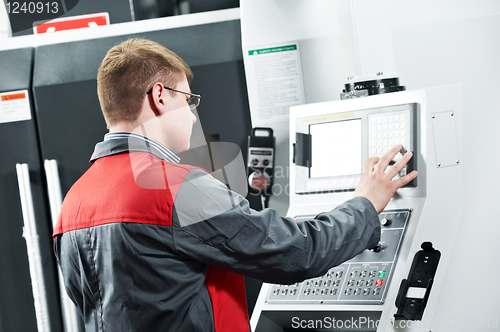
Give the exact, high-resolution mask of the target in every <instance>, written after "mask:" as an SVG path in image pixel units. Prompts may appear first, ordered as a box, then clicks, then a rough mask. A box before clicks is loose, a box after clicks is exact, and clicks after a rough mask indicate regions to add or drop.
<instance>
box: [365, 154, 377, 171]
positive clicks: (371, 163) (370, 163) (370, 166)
mask: <svg viewBox="0 0 500 332" xmlns="http://www.w3.org/2000/svg"><path fill="white" fill-rule="evenodd" d="M379 160H380V158H379V157H370V158H368V159H366V161H365V166H364V168H363V173H366V174H368V173H370V172H373V170H374V168H375V165H376V164H377V163H378V162H379Z"/></svg>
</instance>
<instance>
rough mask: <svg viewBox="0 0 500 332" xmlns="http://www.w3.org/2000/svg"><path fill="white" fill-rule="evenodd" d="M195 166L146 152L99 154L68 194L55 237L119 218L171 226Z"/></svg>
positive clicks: (125, 220) (124, 220)
mask: <svg viewBox="0 0 500 332" xmlns="http://www.w3.org/2000/svg"><path fill="white" fill-rule="evenodd" d="M191 169H192V168H191V167H190V166H184V165H177V164H172V163H169V162H165V161H163V160H161V159H158V158H157V157H155V156H154V155H152V154H149V153H143V152H134V153H130V154H129V153H122V154H118V155H113V156H109V157H105V158H100V159H98V160H96V161H95V162H94V164H93V165H92V166H91V167H90V168H89V169H88V170H87V172H86V173H85V174H84V175H83V176H82V177H81V178H80V179H79V180H78V181H77V182H76V183H75V184H74V185H73V187H72V188H71V189H70V191H69V192H68V194H67V195H66V197H65V199H64V202H63V205H62V208H61V212H60V214H59V218H58V221H57V224H56V227H55V230H54V235H57V234H61V233H64V232H67V231H71V230H75V229H82V228H87V227H92V226H98V225H103V224H108V223H116V222H134V223H143V224H154V225H163V226H172V209H173V203H174V201H175V195H176V193H177V191H178V189H179V187H180V185H181V184H182V181H183V180H184V179H185V177H186V176H187V175H188V174H189V172H190V171H191Z"/></svg>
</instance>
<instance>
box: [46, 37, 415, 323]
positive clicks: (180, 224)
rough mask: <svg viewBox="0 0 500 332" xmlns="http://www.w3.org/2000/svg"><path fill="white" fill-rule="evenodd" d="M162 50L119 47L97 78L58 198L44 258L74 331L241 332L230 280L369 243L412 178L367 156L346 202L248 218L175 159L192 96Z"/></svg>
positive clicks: (310, 266)
mask: <svg viewBox="0 0 500 332" xmlns="http://www.w3.org/2000/svg"><path fill="white" fill-rule="evenodd" d="M192 77H193V76H192V73H191V70H190V69H189V67H188V66H187V65H186V63H185V62H184V61H183V60H182V59H180V58H179V57H178V56H177V55H176V54H174V53H173V52H171V51H169V50H167V49H166V48H164V47H163V46H161V45H159V44H157V43H154V42H151V41H147V40H141V39H131V40H127V41H125V42H123V43H122V44H120V45H118V46H116V47H113V48H112V49H111V50H110V51H109V52H108V54H107V55H106V57H105V58H104V60H103V63H102V65H101V67H100V68H99V73H98V95H99V100H100V102H101V107H102V111H103V114H104V117H105V119H106V122H107V125H108V129H109V131H110V132H109V133H108V134H107V135H106V136H105V139H104V141H103V142H101V143H98V144H97V145H96V148H95V151H94V154H93V155H92V158H91V162H92V166H91V167H90V168H89V170H88V171H87V172H86V173H85V174H84V175H83V176H82V177H81V178H80V179H79V180H78V181H77V182H76V183H75V184H74V185H73V187H72V188H71V190H70V191H69V192H68V194H67V195H66V197H65V200H64V203H63V206H62V209H61V213H60V215H59V220H58V223H57V225H56V229H55V231H54V251H55V254H56V257H57V261H58V263H59V265H60V267H61V270H62V273H63V276H64V283H65V287H66V290H67V293H68V295H69V296H70V298H71V299H72V300H73V301H74V303H75V304H76V305H77V307H78V309H79V310H80V312H81V314H82V317H83V319H84V322H85V327H86V330H87V331H120V332H124V331H147V332H151V331H217V332H223V331H231V332H235V331H248V330H249V324H248V316H247V308H246V299H245V290H244V280H243V277H242V275H246V276H249V277H252V278H255V279H259V280H262V281H266V282H275V283H294V282H298V281H302V280H304V279H307V278H312V277H316V276H319V275H322V274H324V273H325V272H326V271H327V270H328V269H329V268H331V267H333V266H335V265H338V264H340V263H342V262H344V261H345V260H348V259H350V258H351V257H353V256H355V255H357V254H359V253H360V252H362V251H363V250H364V249H365V248H371V247H374V246H375V245H376V244H377V243H378V241H379V238H380V225H379V220H378V217H377V214H378V213H380V212H381V211H382V210H383V209H384V207H385V206H386V205H387V203H388V202H389V200H390V198H391V197H392V195H393V194H394V193H395V191H396V190H397V189H398V188H399V187H401V186H402V185H404V184H406V183H408V182H409V181H411V180H412V179H414V178H415V176H416V172H414V173H411V174H409V175H406V176H404V177H402V178H400V179H398V180H396V181H392V178H393V177H394V176H395V175H396V174H397V173H398V172H399V170H401V169H402V167H403V166H404V165H405V164H406V163H407V162H408V160H409V159H410V158H411V153H406V154H405V155H404V157H403V158H401V159H400V160H399V161H398V162H396V164H394V165H393V166H392V167H391V168H389V169H388V170H387V171H386V172H384V171H385V169H386V168H387V166H388V165H389V162H390V161H391V160H392V159H393V158H394V156H395V155H396V154H397V153H398V151H399V149H400V148H401V147H400V146H396V147H394V148H393V149H391V151H389V152H388V153H387V154H386V155H384V156H383V157H382V158H381V159H380V160H379V159H378V158H370V159H368V160H367V162H366V164H365V167H364V171H363V175H362V178H361V181H360V184H359V186H358V188H357V189H356V191H355V193H354V196H355V197H354V198H353V199H351V200H349V201H347V202H345V203H344V204H342V205H340V206H338V207H337V208H336V209H335V210H333V211H330V212H325V213H321V214H319V215H318V216H316V217H315V218H312V219H311V220H308V221H301V222H296V221H295V220H293V219H291V218H284V217H281V216H280V215H278V214H277V212H276V211H274V210H272V209H265V210H263V211H262V212H256V211H253V210H251V209H250V208H249V205H248V202H247V201H246V200H245V199H244V198H243V197H241V196H240V195H238V194H236V193H234V192H232V191H230V190H229V189H228V188H227V187H226V186H225V185H223V184H222V183H221V182H220V181H218V180H216V179H215V178H213V177H212V176H211V175H210V174H208V173H207V172H206V171H204V170H202V169H199V168H196V167H192V166H188V165H182V164H179V158H178V157H177V154H178V153H180V152H182V151H185V150H187V149H189V137H190V135H191V129H192V126H193V124H194V123H195V121H196V118H195V116H194V115H193V113H192V112H191V109H192V108H195V107H196V106H198V104H199V101H200V97H199V96H198V95H195V94H193V93H191V92H190V88H189V85H190V82H191V80H192Z"/></svg>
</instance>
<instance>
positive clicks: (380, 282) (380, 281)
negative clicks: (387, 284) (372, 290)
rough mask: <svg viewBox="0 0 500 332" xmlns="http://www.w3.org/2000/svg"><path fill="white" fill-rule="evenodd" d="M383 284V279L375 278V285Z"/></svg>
mask: <svg viewBox="0 0 500 332" xmlns="http://www.w3.org/2000/svg"><path fill="white" fill-rule="evenodd" d="M383 284H384V280H382V279H379V280H377V282H376V283H375V286H377V287H380V286H382V285H383Z"/></svg>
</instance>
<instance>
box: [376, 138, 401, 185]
mask: <svg viewBox="0 0 500 332" xmlns="http://www.w3.org/2000/svg"><path fill="white" fill-rule="evenodd" d="M399 151H401V145H399V144H398V145H396V146H393V147H392V148H391V149H390V150H389V151H387V152H386V153H385V154H384V155H383V156H382V157H381V158H380V161H379V165H378V166H377V167H378V170H379V172H380V174H383V173H384V172H385V169H386V168H387V166H389V163H390V162H391V160H393V159H394V157H395V156H396V155H397V154H398V152H399ZM391 178H392V177H391Z"/></svg>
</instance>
